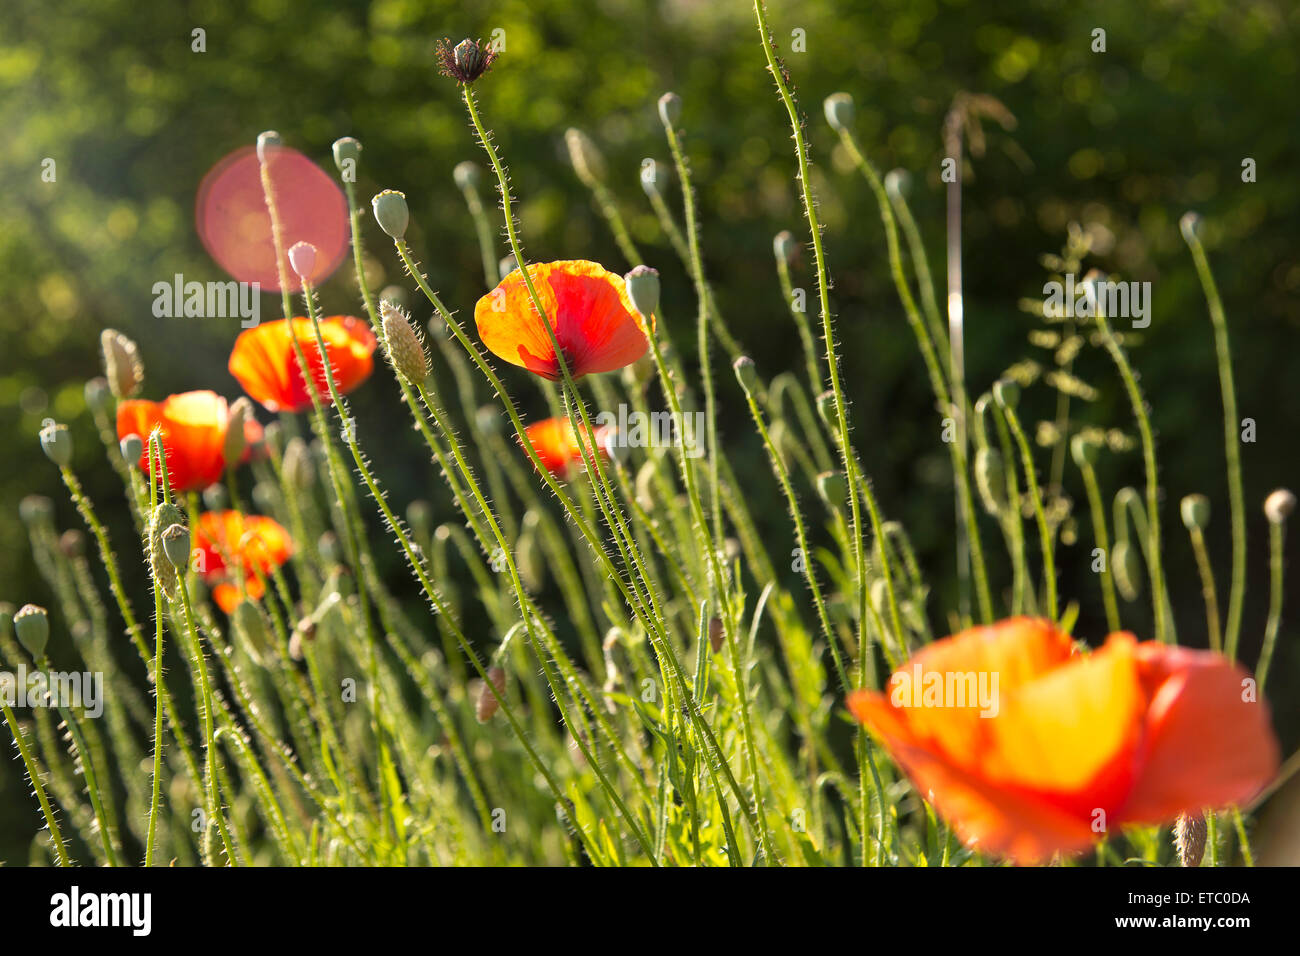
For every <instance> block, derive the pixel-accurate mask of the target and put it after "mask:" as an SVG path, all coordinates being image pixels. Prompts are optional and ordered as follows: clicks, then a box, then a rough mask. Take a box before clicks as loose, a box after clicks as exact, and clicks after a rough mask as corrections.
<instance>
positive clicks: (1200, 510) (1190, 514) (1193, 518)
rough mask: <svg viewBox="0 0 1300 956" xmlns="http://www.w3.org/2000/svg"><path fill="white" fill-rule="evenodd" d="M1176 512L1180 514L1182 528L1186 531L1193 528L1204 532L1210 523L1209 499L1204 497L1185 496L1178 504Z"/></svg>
mask: <svg viewBox="0 0 1300 956" xmlns="http://www.w3.org/2000/svg"><path fill="white" fill-rule="evenodd" d="M1178 510H1179V512H1180V513H1181V514H1182V518H1183V526H1184V527H1186V528H1187V530H1188V531H1191V530H1192V529H1193V528H1199V529H1200V530H1202V531H1204V530H1205V526H1206V525H1208V524H1209V523H1210V499H1209V498H1207V497H1205V495H1187V496H1186V497H1185V498H1183V500H1182V501H1181V502H1180V503H1179V508H1178Z"/></svg>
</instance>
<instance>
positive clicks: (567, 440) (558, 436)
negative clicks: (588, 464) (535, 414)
mask: <svg viewBox="0 0 1300 956" xmlns="http://www.w3.org/2000/svg"><path fill="white" fill-rule="evenodd" d="M611 431H612V430H611V429H610V428H608V427H606V426H604V425H597V426H596V428H595V429H594V434H593V435H592V438H593V441H591V442H588V443H587V454H588V455H590V454H591V449H592V448H593V447H594V448H595V450H596V451H597V452H598V453H599V454H601V455H602V456H604V457H605V458H609V448H608V446H607V444H606V440H607V438H608V437H609V435H610V434H611ZM524 434H525V435H526V436H527V437H528V443H529V444H530V445H532V446H533V451H535V452H537V457H538V459H539V460H540V461H541V463H542V465H543V466H544V467H545V468H546V470H547V471H549V472H550V473H551V474H553V475H558V476H559V477H561V478H564V477H567V476H568V474H569V470H570V469H571V468H575V467H576V468H582V467H583V459H582V451H583V450H582V448H580V447H579V446H578V433H577V432H576V431H574V428H573V423H572V422H571V421H569V420H568V419H567V418H547V419H543V420H542V421H540V422H535V423H533V424H532V425H529V426H528V427H527V428H525V429H524Z"/></svg>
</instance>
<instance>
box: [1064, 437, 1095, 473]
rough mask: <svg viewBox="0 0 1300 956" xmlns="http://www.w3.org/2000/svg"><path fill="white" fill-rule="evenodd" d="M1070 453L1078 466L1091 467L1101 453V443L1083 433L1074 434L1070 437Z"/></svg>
mask: <svg viewBox="0 0 1300 956" xmlns="http://www.w3.org/2000/svg"><path fill="white" fill-rule="evenodd" d="M1070 454H1071V455H1072V456H1073V457H1074V463H1075V464H1076V465H1078V466H1079V467H1080V468H1091V467H1092V466H1093V465H1095V464H1097V459H1098V457H1100V455H1101V443H1100V442H1098V441H1097V440H1096V439H1095V438H1091V437H1089V436H1087V435H1084V434H1078V435H1075V436H1074V438H1072V439H1070Z"/></svg>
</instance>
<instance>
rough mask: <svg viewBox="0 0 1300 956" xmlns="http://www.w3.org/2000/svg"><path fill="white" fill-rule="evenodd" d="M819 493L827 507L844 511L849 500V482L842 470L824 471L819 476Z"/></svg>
mask: <svg viewBox="0 0 1300 956" xmlns="http://www.w3.org/2000/svg"><path fill="white" fill-rule="evenodd" d="M817 494H818V496H820V497H821V499H822V501H823V502H824V503H825V504H826V507H828V508H832V509H834V510H835V511H842V510H843V509H844V506H845V504H846V503H847V502H848V500H849V483H848V481H847V479H845V477H844V472H842V471H823V472H822V473H821V474H820V475H818V476H817Z"/></svg>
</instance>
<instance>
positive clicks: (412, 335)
mask: <svg viewBox="0 0 1300 956" xmlns="http://www.w3.org/2000/svg"><path fill="white" fill-rule="evenodd" d="M379 313H380V315H382V316H383V324H384V341H385V342H386V343H387V346H388V360H389V361H390V362H391V363H392V364H393V368H395V369H397V371H398V372H399V373H401V375H402V377H403V378H405V379H406V380H407V381H408V382H410V383H411V384H412V385H419V384H420V383H421V382H423V381H424V380H425V378H426V377H427V376H428V374H429V358H428V356H426V355H425V354H424V343H423V342H421V341H420V336H419V335H418V334H417V333H416V331H415V329H413V328H411V323H410V321H409V320H408V319H407V317H406V316H405V314H403V312H402V310H401V309H399V308H397V307H396V306H394V305H393V304H392V303H391V302H382V303H380V306H379Z"/></svg>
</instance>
